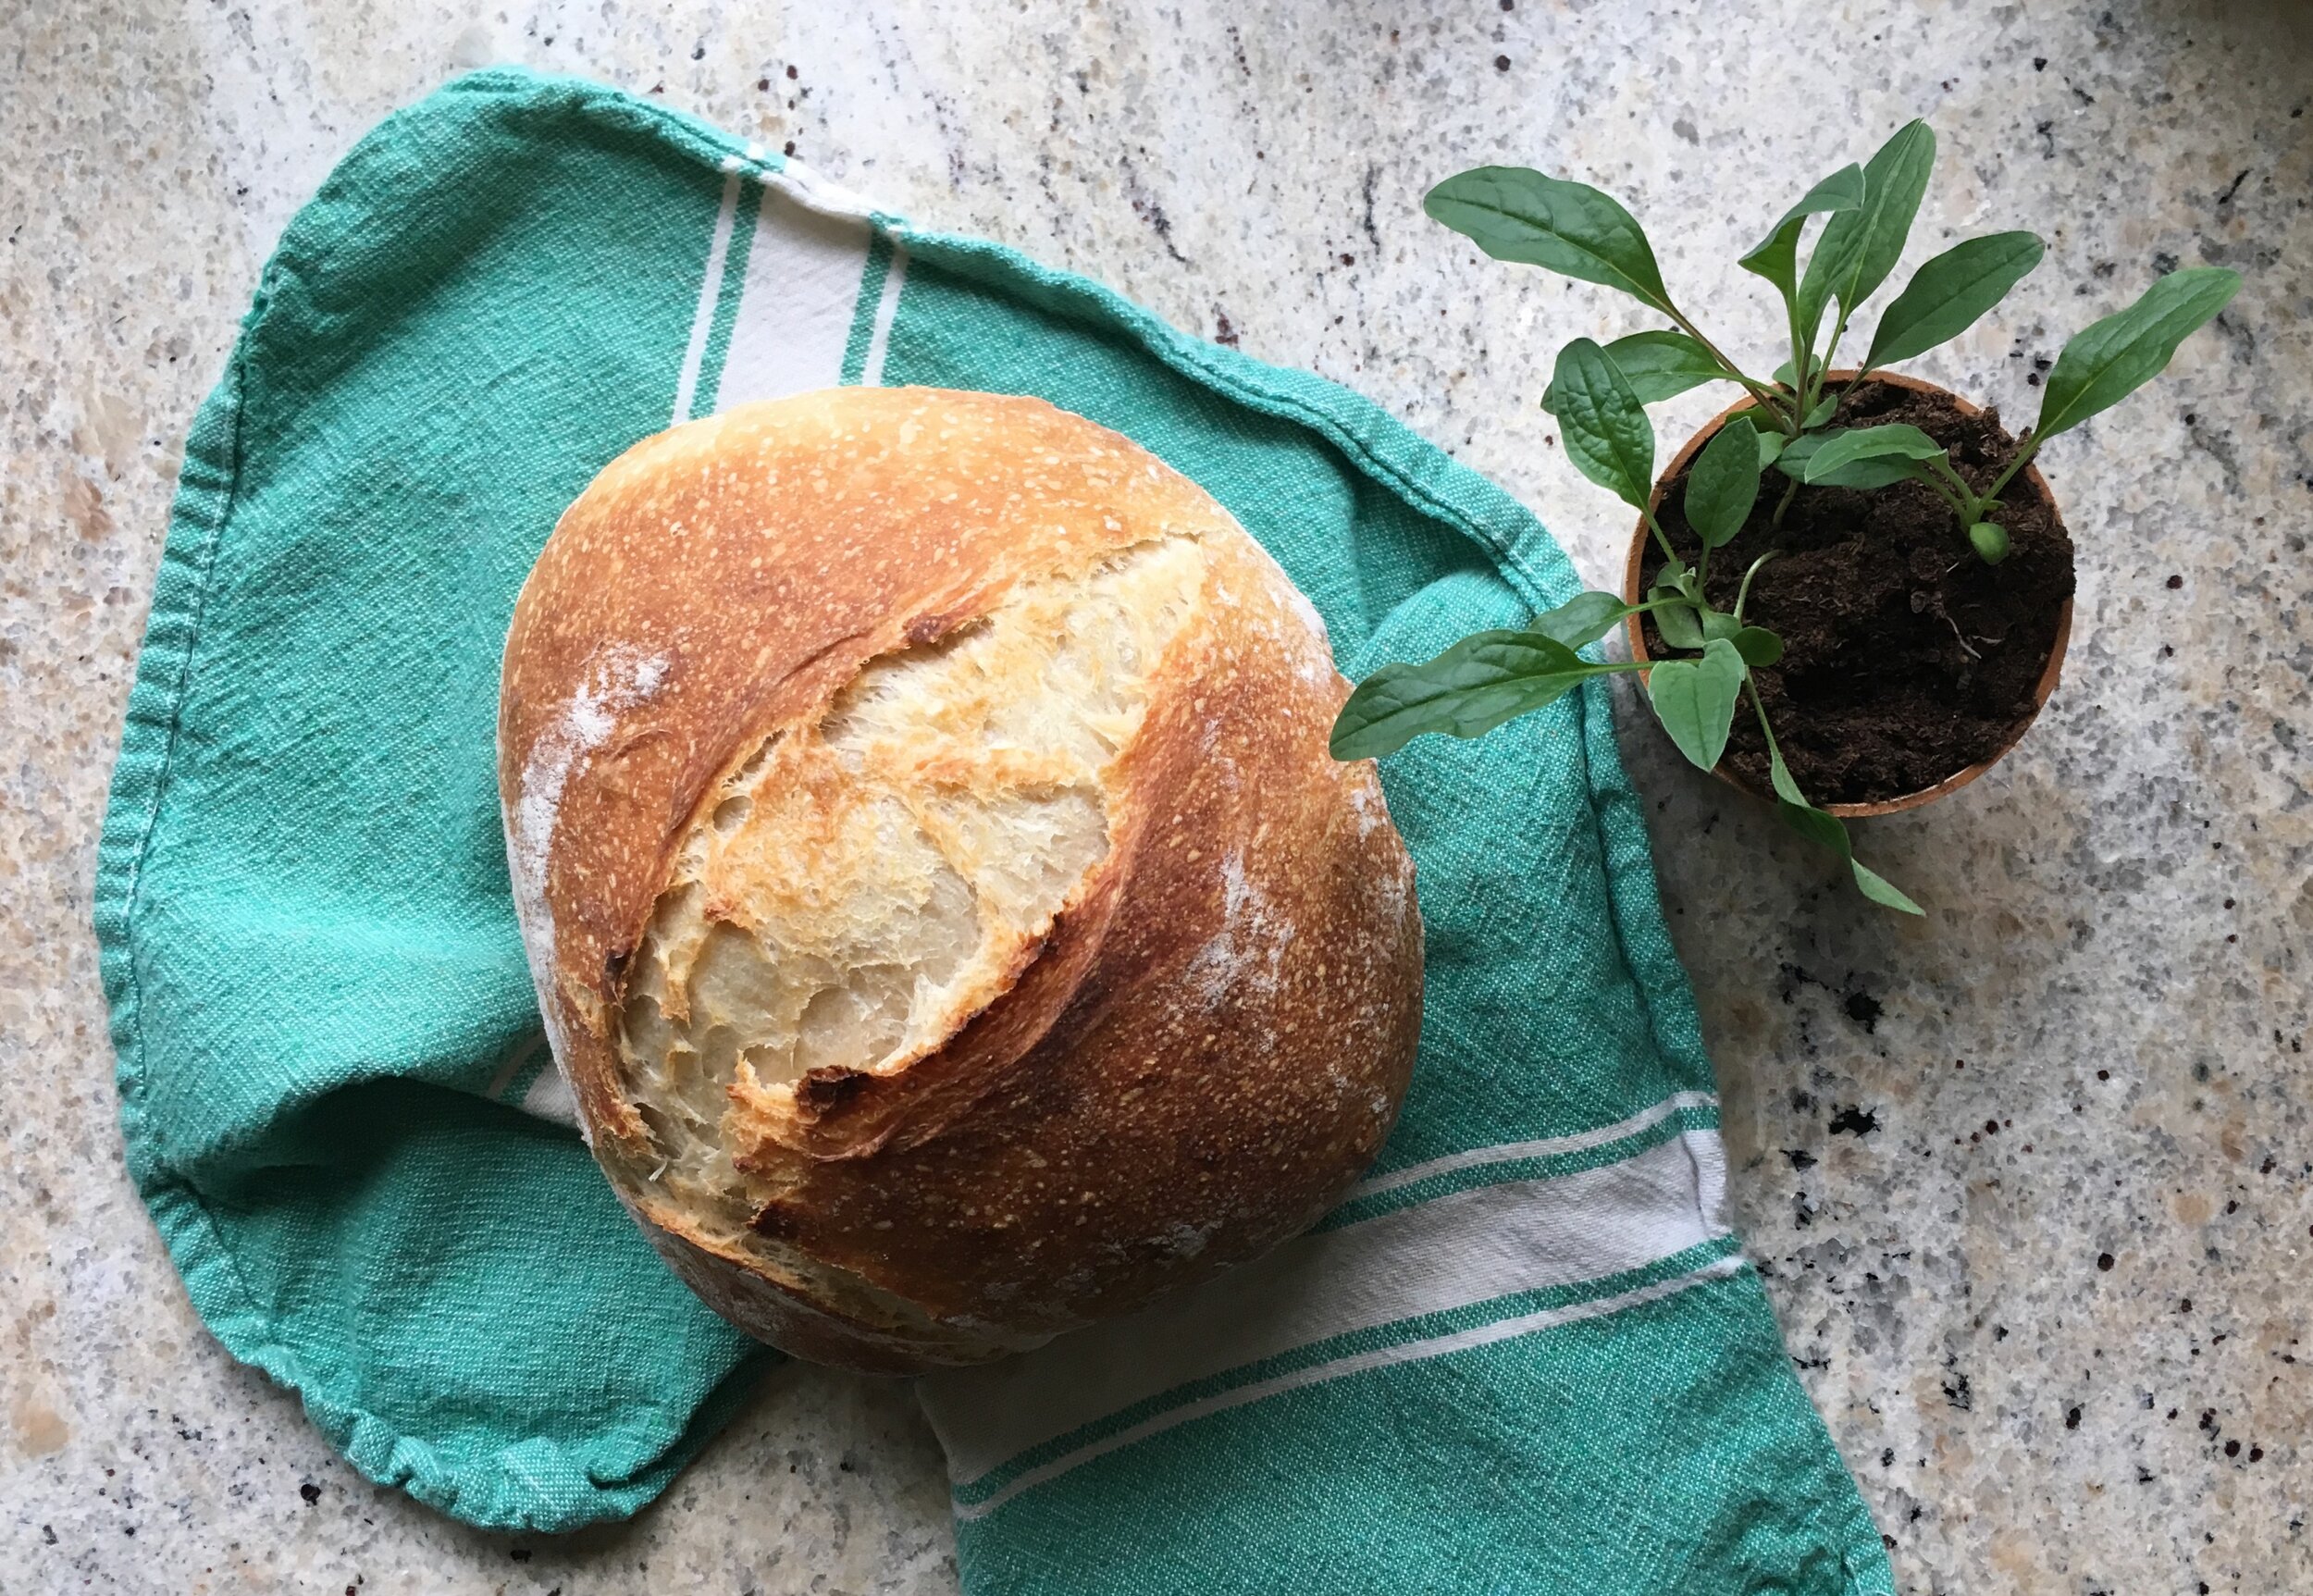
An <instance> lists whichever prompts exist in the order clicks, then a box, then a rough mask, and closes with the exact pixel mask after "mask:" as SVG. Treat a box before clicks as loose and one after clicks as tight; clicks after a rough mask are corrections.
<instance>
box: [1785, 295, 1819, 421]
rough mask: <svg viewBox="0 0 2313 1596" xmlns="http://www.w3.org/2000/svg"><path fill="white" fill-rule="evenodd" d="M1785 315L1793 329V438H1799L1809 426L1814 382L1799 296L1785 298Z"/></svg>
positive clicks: (1810, 354)
mask: <svg viewBox="0 0 2313 1596" xmlns="http://www.w3.org/2000/svg"><path fill="white" fill-rule="evenodd" d="M1783 315H1784V319H1785V320H1786V321H1787V322H1788V323H1789V324H1790V328H1791V396H1792V397H1791V423H1792V425H1791V436H1792V437H1794V438H1797V437H1798V436H1799V435H1800V428H1802V427H1805V426H1806V425H1807V411H1808V406H1809V400H1808V397H1807V393H1808V385H1809V383H1810V382H1811V381H1812V378H1811V377H1810V376H1809V374H1808V366H1809V365H1810V364H1811V362H1812V354H1813V352H1812V351H1811V350H1810V349H1809V348H1808V347H1807V340H1805V339H1804V338H1802V337H1800V329H1799V299H1798V296H1797V295H1794V294H1785V295H1784V296H1783Z"/></svg>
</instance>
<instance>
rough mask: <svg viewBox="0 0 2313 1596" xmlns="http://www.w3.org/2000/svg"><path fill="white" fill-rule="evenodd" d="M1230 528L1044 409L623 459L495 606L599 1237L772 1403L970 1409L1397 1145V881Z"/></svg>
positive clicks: (1189, 495)
mask: <svg viewBox="0 0 2313 1596" xmlns="http://www.w3.org/2000/svg"><path fill="white" fill-rule="evenodd" d="M1347 693H1348V684H1347V683H1346V682H1344V681H1343V680H1342V678H1341V676H1340V675H1339V674H1337V673H1336V672H1335V671H1334V669H1333V666H1332V661H1331V657H1330V651H1329V650H1328V647H1327V642H1326V638H1325V634H1324V628H1323V626H1322V625H1321V624H1320V623H1319V622H1318V620H1317V615H1316V612H1314V611H1313V610H1312V609H1311V608H1310V607H1309V605H1308V604H1307V603H1306V601H1305V600H1303V599H1302V597H1301V595H1300V594H1299V593H1298V592H1296V591H1295V590H1294V588H1293V585H1292V584H1291V582H1290V581H1288V580H1287V578H1286V576H1285V575H1284V573H1283V572H1282V571H1281V570H1280V569H1279V568H1278V566H1277V564H1276V563H1275V562H1273V561H1272V560H1270V558H1269V557H1268V554H1267V553H1266V552H1265V551H1263V550H1262V549H1261V548H1260V546H1259V545H1258V544H1256V543H1255V542H1254V541H1253V539H1252V538H1249V537H1248V536H1247V535H1246V534H1245V533H1244V531H1243V529H1242V528H1241V527H1239V526H1237V524H1236V523H1235V521H1234V520H1232V519H1231V517H1230V515H1229V513H1227V512H1226V511H1225V510H1223V509H1222V508H1221V507H1220V506H1219V505H1218V503H1216V502H1215V501H1213V500H1212V499H1211V498H1210V497H1209V496H1208V495H1206V493H1205V492H1204V491H1203V490H1202V489H1198V488H1197V487H1196V486H1195V485H1194V483H1192V482H1190V481H1189V480H1188V479H1187V478H1186V477H1184V476H1181V475H1180V474H1178V473H1177V472H1174V471H1172V470H1170V469H1169V468H1168V467H1167V466H1165V465H1164V464H1162V463H1161V462H1159V461H1157V459H1156V458H1155V457H1154V456H1152V455H1150V454H1148V453H1147V452H1145V451H1144V450H1142V449H1140V448H1139V447H1138V446H1137V445H1135V444H1133V443H1132V442H1131V441H1129V440H1128V439H1124V438H1122V437H1119V435H1117V434H1116V433H1113V432H1110V431H1108V430H1107V428H1105V427H1098V426H1095V424H1093V423H1092V422H1089V421H1087V420H1085V419H1083V418H1082V417H1081V416H1076V415H1071V414H1068V413H1066V412H1064V411H1060V410H1057V409H1055V408H1053V407H1052V406H1051V405H1048V404H1045V403H1044V402H1041V401H1037V400H1032V399H1020V398H1007V397H1000V396H996V395H991V394H979V393H961V392H952V391H947V390H934V389H840V390H827V391H823V392H820V393H812V394H805V395H801V396H798V397H796V398H793V399H785V400H778V401H773V402H768V403H763V404H757V405H750V406H747V407H744V408H741V409H737V410H734V411H730V412H728V413H725V414H722V415H718V416H715V417H712V418H711V419H708V420H703V421H696V422H692V423H690V424H688V425H686V426H684V427H676V428H674V430H672V431H669V432H666V433H662V434H661V435H659V436H658V437H656V438H652V439H646V440H645V441H644V442H642V443H640V444H637V446H636V447H635V448H633V449H632V450H630V451H628V452H626V453H625V454H624V455H622V456H621V457H620V458H619V459H617V460H615V461H613V462H612V464H610V465H609V466H608V467H606V468H605V469H604V470H603V472H602V473H601V475H600V476H598V477H597V478H596V479H595V481H594V482H593V483H592V485H590V486H589V487H588V489H587V490H586V492H585V493H584V494H582V495H581V496H580V497H579V499H578V501H576V502H575V503H574V504H573V505H572V506H571V507H570V509H569V511H568V512H567V513H564V515H563V518H562V521H561V523H560V524H559V525H558V526H556V528H555V530H554V533H553V536H552V537H551V538H550V539H549V540H548V542H547V545H546V548H545V550H544V551H543V552H542V553H541V554H540V555H539V557H538V564H537V566H536V568H535V569H534V570H533V571H532V573H531V575H530V577H529V580H528V582H527V583H526V585H525V586H524V588H523V590H522V593H521V596H520V597H519V599H518V600H516V602H515V606H514V613H513V625H512V628H511V630H510V632H509V635H508V637H507V643H506V655H505V663H504V672H503V679H502V683H501V699H500V706H499V783H500V790H501V798H502V799H503V803H504V808H505V821H506V836H507V853H508V861H509V866H510V870H511V873H512V877H513V890H514V897H515V905H516V909H517V911H518V914H519V917H520V920H521V922H522V928H523V934H524V939H525V943H526V947H527V949H528V952H529V957H530V964H531V971H532V973H533V975H534V976H535V978H536V980H537V983H538V996H539V1004H540V1007H541V1008H542V1009H543V1011H544V1014H545V1018H546V1023H547V1029H548V1033H549V1037H550V1041H551V1043H552V1045H553V1051H554V1057H555V1058H556V1061H557V1063H558V1064H559V1066H560V1068H561V1069H562V1070H563V1073H564V1075H565V1077H566V1078H567V1079H568V1081H569V1083H570V1085H571V1088H572V1092H573V1095H575V1098H576V1101H577V1105H578V1112H579V1119H580V1122H581V1126H582V1128H583V1130H584V1131H585V1132H586V1135H587V1139H588V1145H589V1146H590V1147H591V1148H592V1149H593V1151H594V1154H595V1157H596V1158H597V1160H598V1161H599V1162H600V1164H601V1166H602V1169H603V1170H604V1172H605V1173H606V1174H607V1175H608V1177H609V1179H610V1181H611V1183H612V1187H613V1188H614V1189H615V1190H616V1191H617V1193H618V1194H619V1196H620V1198H621V1199H622V1200H623V1201H624V1202H625V1205H626V1206H627V1207H628V1209H629V1210H630V1211H631V1212H632V1213H633V1214H634V1215H635V1216H636V1218H637V1220H639V1221H640V1223H641V1225H642V1227H643V1230H644V1231H645V1232H646V1233H647V1234H648V1235H649V1238H650V1240H651V1242H652V1243H653V1244H654V1245H655V1246H657V1248H658V1250H659V1251H660V1253H661V1254H662V1256H665V1258H666V1259H667V1261H668V1262H669V1263H670V1264H671V1265H672V1266H673V1267H674V1269H675V1271H676V1272H677V1273H678V1274H679V1275H681V1276H682V1278H683V1279H684V1280H685V1281H687V1282H688V1283H689V1284H690V1285H691V1286H692V1287H693V1289H695V1290H696V1291H697V1292H698V1293H699V1294H700V1295H701V1296H702V1297H704V1298H705V1299H706V1300H707V1301H708V1302H709V1303H710V1304H711V1305H713V1306H714V1307H715V1308H716V1309H717V1310H718V1311H719V1312H721V1313H723V1314H724V1316H725V1317H727V1318H731V1319H732V1320H733V1321H734V1322H736V1323H737V1324H738V1325H740V1326H741V1327H742V1328H744V1329H746V1330H748V1331H750V1332H751V1333H753V1334H755V1335H757V1336H759V1337H761V1339H763V1340H765V1341H769V1342H773V1343H774V1344H776V1345H778V1346H780V1347H783V1348H785V1350H786V1351H788V1352H791V1353H794V1354H796V1355H798V1356H801V1357H806V1358H810V1359H814V1360H817V1361H820V1362H824V1363H833V1364H841V1365H845V1366H847V1367H855V1368H861V1369H869V1370H876V1371H883V1372H892V1373H899V1372H909V1371H914V1370H919V1369H922V1368H926V1367H934V1366H938V1365H943V1364H959V1363H971V1362H978V1361H982V1360H984V1359H987V1358H992V1357H997V1356H1001V1355H1005V1354H1007V1353H1008V1352H1012V1351H1016V1350H1019V1349H1021V1348H1025V1347H1029V1346H1033V1345H1035V1344H1037V1343H1039V1342H1043V1341H1045V1340H1046V1339H1048V1338H1049V1337H1051V1336H1052V1335H1054V1334H1057V1333H1058V1332H1060V1331H1064V1330H1070V1329H1074V1328H1077V1327H1079V1326H1082V1325H1084V1324H1087V1323H1090V1322H1092V1321H1093V1320H1095V1319H1098V1318H1106V1317H1108V1316H1110V1315H1113V1314H1117V1313H1121V1312H1123V1311H1126V1310H1128V1309H1130V1308H1132V1307H1134V1306H1136V1305H1139V1304H1141V1303H1143V1302H1145V1301H1146V1300H1148V1299H1149V1298H1150V1297H1152V1296H1154V1295H1156V1294H1157V1293H1160V1292H1164V1291H1168V1290H1171V1289H1173V1288H1175V1287H1178V1286H1181V1285H1185V1284H1188V1283H1190V1282H1191V1281H1196V1280H1199V1279H1202V1278H1204V1277H1206V1276H1207V1275H1210V1274H1212V1273H1213V1272H1215V1271H1217V1270H1218V1269H1221V1268H1227V1267H1229V1266H1231V1265H1232V1264H1237V1263H1241V1262H1243V1261H1244V1260H1246V1259H1248V1258H1251V1257H1253V1256H1256V1255H1258V1254H1260V1253H1262V1252H1264V1251H1266V1250H1267V1249H1268V1248H1269V1247H1271V1246H1273V1245H1275V1244H1276V1243H1279V1242H1280V1241H1282V1240H1284V1239H1285V1238H1286V1237H1288V1236H1290V1235H1293V1234H1294V1233H1296V1232H1297V1231H1301V1230H1303V1229H1304V1228H1305V1227H1306V1226H1307V1225H1309V1224H1310V1223H1311V1222H1312V1221H1314V1220H1315V1219H1317V1217H1318V1216H1319V1215H1320V1214H1322V1213H1323V1212H1324V1211H1325V1210H1326V1209H1327V1208H1328V1207H1329V1206H1331V1204H1332V1203H1334V1202H1335V1201H1336V1200H1337V1199H1338V1198H1339V1197H1340V1195H1341V1194H1342V1192H1343V1191H1344V1190H1345V1189H1346V1188H1347V1187H1348V1186H1349V1184H1350V1183H1351V1182H1353V1181H1354V1179H1355V1178H1356V1176H1357V1174H1358V1173H1359V1171H1361V1170H1362V1169H1364V1168H1365V1167H1366V1165H1367V1162H1368V1161H1369V1160H1370V1159H1371V1158H1372V1157H1373V1155H1374V1154H1375V1152H1376V1151H1378V1150H1379V1147H1380V1145H1381V1143H1382V1141H1383V1139H1384V1138H1385V1137H1386V1136H1387V1135H1388V1133H1389V1131H1390V1128H1391V1126H1392V1122H1393V1121H1394V1119H1395V1116H1396V1112H1397V1107H1398V1104H1399V1101H1400V1099H1401V1098H1402V1097H1403V1095H1404V1090H1405V1085H1406V1081H1407V1078H1408V1075H1409V1073H1410V1071H1411V1070H1412V1066H1413V1058H1414V1048H1415V1043H1416V1035H1417V1033H1418V1031H1419V1028H1420V1014H1421V922H1420V917H1419V914H1418V912H1417V910H1416V907H1415V900H1414V892H1413V864H1412V861H1411V860H1410V859H1409V858H1408V857H1407V855H1406V852H1405V849H1404V845H1403V843H1402V842H1401V841H1400V840H1399V837H1398V835H1397V833H1396V831H1395V830H1394V829H1393V828H1392V826H1391V824H1390V823H1389V819H1388V813H1387V810H1386V808H1385V806H1384V804H1383V801H1382V797H1381V791H1380V787H1379V783H1378V782H1377V780H1376V779H1375V775H1374V771H1373V767H1372V765H1371V764H1370V763H1369V762H1364V761H1360V762H1357V763H1352V764H1342V763H1337V762H1336V761H1333V760H1332V759H1331V758H1330V756H1329V755H1328V754H1327V752H1326V737H1327V733H1328V730H1329V728H1330V726H1331V724H1332V722H1333V717H1334V714H1335V712H1336V711H1338V709H1339V708H1340V706H1341V703H1342V699H1344V698H1345V697H1346V696H1347Z"/></svg>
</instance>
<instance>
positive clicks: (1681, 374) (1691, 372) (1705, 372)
mask: <svg viewBox="0 0 2313 1596" xmlns="http://www.w3.org/2000/svg"><path fill="white" fill-rule="evenodd" d="M1606 358H1607V359H1609V360H1611V361H1613V362H1614V365H1616V366H1617V367H1619V368H1620V370H1621V372H1622V374H1623V376H1624V377H1627V378H1628V379H1629V382H1630V390H1631V392H1633V393H1635V394H1637V395H1638V396H1639V403H1640V404H1660V403H1661V402H1663V401H1664V400H1666V399H1672V398H1676V396H1677V395H1679V394H1682V393H1684V392H1686V391H1687V390H1688V389H1690V388H1700V387H1701V386H1702V385H1703V384H1704V383H1706V382H1719V381H1729V382H1731V381H1733V380H1734V379H1733V378H1732V377H1728V376H1727V375H1726V373H1725V372H1724V371H1721V370H1720V369H1719V363H1718V362H1717V361H1715V360H1713V359H1712V358H1711V356H1710V354H1709V353H1707V352H1705V350H1704V349H1703V347H1702V345H1701V343H1699V342H1697V341H1696V340H1693V339H1691V338H1689V337H1688V336H1687V335H1686V334H1685V333H1683V332H1634V333H1632V334H1631V335H1630V336H1629V337H1628V338H1618V339H1616V340H1614V342H1612V343H1610V344H1608V345H1606ZM1542 408H1543V409H1544V410H1546V411H1548V412H1549V413H1550V414H1552V415H1555V414H1558V403H1557V385H1556V384H1554V383H1553V384H1552V386H1551V387H1549V388H1545V389H1543V390H1542Z"/></svg>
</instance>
